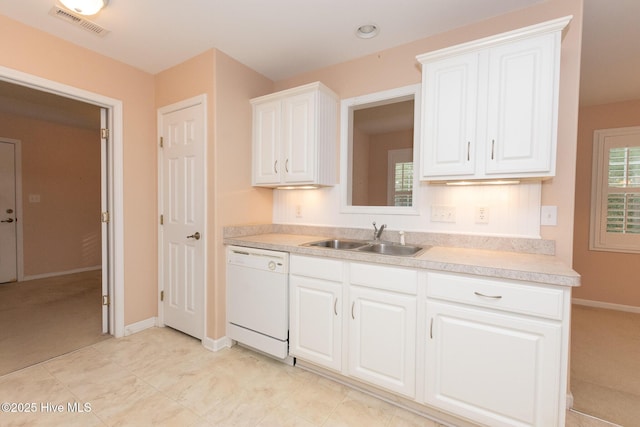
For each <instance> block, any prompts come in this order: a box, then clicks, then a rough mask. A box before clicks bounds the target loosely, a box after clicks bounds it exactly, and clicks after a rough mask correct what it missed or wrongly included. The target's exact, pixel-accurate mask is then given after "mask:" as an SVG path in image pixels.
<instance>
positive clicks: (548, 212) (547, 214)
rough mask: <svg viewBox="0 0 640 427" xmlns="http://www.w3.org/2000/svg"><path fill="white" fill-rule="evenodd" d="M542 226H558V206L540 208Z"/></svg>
mask: <svg viewBox="0 0 640 427" xmlns="http://www.w3.org/2000/svg"><path fill="white" fill-rule="evenodd" d="M540 225H558V207H557V206H542V207H541V208H540Z"/></svg>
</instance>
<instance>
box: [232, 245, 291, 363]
mask: <svg viewBox="0 0 640 427" xmlns="http://www.w3.org/2000/svg"><path fill="white" fill-rule="evenodd" d="M227 336H228V337H229V338H231V339H232V340H235V341H237V342H238V343H240V344H244V345H246V346H248V347H251V348H253V349H256V350H258V351H261V352H263V353H266V354H269V355H271V356H274V357H276V358H278V359H282V360H283V361H285V362H287V363H291V362H292V358H291V357H289V254H288V253H287V252H277V251H269V250H264V249H255V248H245V247H241V246H228V247H227Z"/></svg>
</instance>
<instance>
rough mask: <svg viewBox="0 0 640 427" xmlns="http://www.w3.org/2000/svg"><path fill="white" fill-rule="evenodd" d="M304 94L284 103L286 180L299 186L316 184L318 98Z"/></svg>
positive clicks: (284, 170) (284, 172)
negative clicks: (301, 184)
mask: <svg viewBox="0 0 640 427" xmlns="http://www.w3.org/2000/svg"><path fill="white" fill-rule="evenodd" d="M317 96H318V95H317V92H315V91H314V92H310V93H303V94H300V95H296V96H291V97H288V98H285V99H284V101H283V118H282V122H283V127H282V132H283V135H282V136H283V144H284V151H283V153H284V157H283V162H284V165H283V169H282V173H283V174H284V175H283V177H284V179H283V181H284V182H286V183H291V184H294V183H296V184H300V183H305V182H309V183H312V182H314V181H315V168H316V164H315V156H316V154H315V153H316V139H315V134H316V119H315V117H316V107H315V105H316V97H317Z"/></svg>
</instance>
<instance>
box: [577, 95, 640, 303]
mask: <svg viewBox="0 0 640 427" xmlns="http://www.w3.org/2000/svg"><path fill="white" fill-rule="evenodd" d="M628 126H640V100H635V101H628V102H620V103H614V104H606V105H596V106H590V107H583V108H581V109H580V115H579V121H578V159H577V171H576V178H577V179H576V201H575V202H576V215H575V232H574V239H573V254H574V258H573V268H574V269H575V270H576V271H577V272H578V273H580V274H581V275H582V286H581V287H580V288H578V289H576V290H575V292H574V296H575V297H576V298H582V299H586V300H593V301H602V302H608V303H614V304H622V305H630V306H636V307H640V287H639V286H638V264H640V254H628V253H621V252H601V251H590V250H589V232H590V223H589V221H590V210H591V178H592V164H593V163H592V162H593V131H595V130H596V129H610V128H619V127H628Z"/></svg>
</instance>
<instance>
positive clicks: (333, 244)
mask: <svg viewBox="0 0 640 427" xmlns="http://www.w3.org/2000/svg"><path fill="white" fill-rule="evenodd" d="M366 244H367V242H363V241H360V240H340V239H329V240H321V241H319V242H311V243H307V244H305V245H304V246H315V247H320V248H330V249H357V248H359V247H362V246H365V245H366Z"/></svg>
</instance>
